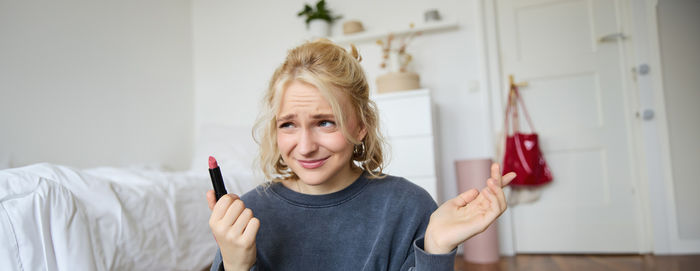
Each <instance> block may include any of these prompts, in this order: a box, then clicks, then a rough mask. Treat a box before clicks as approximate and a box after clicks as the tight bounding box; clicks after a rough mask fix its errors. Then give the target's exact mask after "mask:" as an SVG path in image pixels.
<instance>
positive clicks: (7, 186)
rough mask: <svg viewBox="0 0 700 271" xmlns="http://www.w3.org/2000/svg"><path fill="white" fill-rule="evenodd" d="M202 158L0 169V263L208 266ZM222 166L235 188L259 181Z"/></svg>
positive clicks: (21, 266)
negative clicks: (174, 168) (195, 164)
mask: <svg viewBox="0 0 700 271" xmlns="http://www.w3.org/2000/svg"><path fill="white" fill-rule="evenodd" d="M204 163H205V162H204V161H202V164H203V166H202V169H201V170H197V171H190V172H164V171H158V170H148V169H135V168H133V169H124V168H95V169H89V170H75V169H72V168H68V167H63V166H57V165H52V164H46V163H44V164H36V165H31V166H26V167H22V168H14V169H6V170H2V171H0V230H1V231H0V243H1V244H2V246H0V267H1V269H3V270H201V269H203V268H204V267H206V266H207V265H208V264H209V263H210V262H211V260H212V257H213V253H214V252H215V250H216V243H215V241H214V240H213V237H212V235H211V232H210V230H209V226H208V223H207V221H208V218H209V213H210V211H209V209H208V208H207V204H206V199H205V196H204V195H205V192H206V191H207V190H208V189H211V181H210V180H209V175H208V172H207V170H206V164H204ZM222 171H223V172H224V175H225V176H224V179H225V180H226V185H227V188H228V191H229V192H230V193H239V194H240V193H243V192H245V191H247V190H249V189H251V188H252V187H254V186H255V185H256V183H255V182H254V181H253V180H252V179H251V178H247V177H246V176H248V175H250V174H248V175H246V174H243V176H244V177H240V178H239V177H237V176H236V175H235V174H236V173H233V172H231V171H229V172H227V171H226V169H225V168H222ZM226 173H229V174H226ZM238 173H240V172H238Z"/></svg>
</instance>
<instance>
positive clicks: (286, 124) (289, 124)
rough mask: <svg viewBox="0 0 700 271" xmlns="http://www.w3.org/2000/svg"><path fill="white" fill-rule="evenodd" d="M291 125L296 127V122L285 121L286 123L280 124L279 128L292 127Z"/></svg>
mask: <svg viewBox="0 0 700 271" xmlns="http://www.w3.org/2000/svg"><path fill="white" fill-rule="evenodd" d="M290 127H294V124H292V123H291V122H285V123H282V124H280V126H279V128H290Z"/></svg>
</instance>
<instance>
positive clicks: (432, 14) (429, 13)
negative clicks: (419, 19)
mask: <svg viewBox="0 0 700 271" xmlns="http://www.w3.org/2000/svg"><path fill="white" fill-rule="evenodd" d="M440 20H442V17H440V12H439V11H438V10H437V9H429V10H426V11H425V22H426V23H428V22H438V21H440Z"/></svg>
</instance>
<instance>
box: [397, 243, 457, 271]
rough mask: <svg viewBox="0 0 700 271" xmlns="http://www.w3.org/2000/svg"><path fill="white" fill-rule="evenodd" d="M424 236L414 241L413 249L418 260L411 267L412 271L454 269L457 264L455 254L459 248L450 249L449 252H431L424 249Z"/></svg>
mask: <svg viewBox="0 0 700 271" xmlns="http://www.w3.org/2000/svg"><path fill="white" fill-rule="evenodd" d="M424 240H425V239H424V238H423V237H421V238H419V239H417V240H416V241H414V242H413V251H414V255H415V260H416V262H415V263H416V266H415V267H411V268H409V269H408V270H410V271H424V270H431V271H432V270H434V271H442V270H444V271H452V270H454V265H455V255H456V254H457V249H454V250H452V251H450V253H447V254H429V253H428V252H425V250H424V249H423V241H424Z"/></svg>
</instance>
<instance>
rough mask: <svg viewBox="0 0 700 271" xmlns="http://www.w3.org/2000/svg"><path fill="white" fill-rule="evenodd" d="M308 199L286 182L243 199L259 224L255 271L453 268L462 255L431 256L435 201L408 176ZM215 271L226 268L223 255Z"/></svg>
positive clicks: (359, 183) (362, 179) (357, 183)
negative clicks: (428, 234)
mask: <svg viewBox="0 0 700 271" xmlns="http://www.w3.org/2000/svg"><path fill="white" fill-rule="evenodd" d="M366 175H367V174H366V173H365V174H363V175H362V176H360V177H359V178H358V179H357V180H356V181H355V182H354V183H353V184H351V185H350V186H348V187H347V188H345V189H343V190H341V191H338V192H335V193H331V194H326V195H306V194H301V193H297V192H295V191H292V190H290V189H288V188H286V187H284V186H283V185H282V184H280V183H272V184H270V185H269V186H268V187H265V186H260V187H258V188H256V189H254V190H252V191H250V192H248V193H246V194H245V195H243V197H241V199H242V200H243V202H244V203H245V205H246V207H248V208H250V209H251V210H253V214H254V216H255V217H257V218H258V219H259V220H260V230H259V231H258V234H257V236H256V247H257V259H256V263H255V266H253V268H251V270H353V271H354V270H415V271H423V270H449V271H452V270H454V255H455V253H456V251H455V250H453V251H452V252H450V253H448V254H439V255H437V254H428V253H426V252H425V251H424V250H423V236H424V235H425V229H426V227H427V226H428V221H429V219H430V214H431V213H432V212H433V211H434V210H435V209H436V208H437V205H436V204H435V201H433V199H432V198H431V197H430V195H429V194H428V193H427V192H426V191H425V190H423V189H422V188H421V187H419V186H417V185H415V184H413V183H411V182H409V181H407V180H406V179H404V178H400V177H394V176H387V177H385V178H382V179H368V178H367V177H366ZM213 270H223V263H222V261H221V254H220V252H217V253H216V256H215V258H214V262H213V264H212V271H213Z"/></svg>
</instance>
